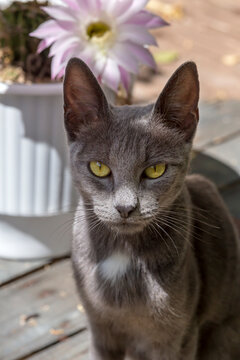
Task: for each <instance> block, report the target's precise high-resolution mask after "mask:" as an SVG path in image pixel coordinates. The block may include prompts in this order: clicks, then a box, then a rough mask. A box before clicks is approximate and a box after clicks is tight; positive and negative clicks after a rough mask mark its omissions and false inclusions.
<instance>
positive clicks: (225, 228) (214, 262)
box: [186, 175, 240, 321]
mask: <svg viewBox="0 0 240 360" xmlns="http://www.w3.org/2000/svg"><path fill="white" fill-rule="evenodd" d="M186 185H187V188H188V191H189V194H190V198H191V202H192V215H191V216H192V221H193V231H192V241H193V244H194V255H195V257H196V260H197V263H198V268H199V273H200V279H201V288H202V290H201V294H202V295H201V297H202V298H201V301H200V304H201V305H200V308H199V312H200V317H202V320H203V321H204V320H206V319H210V320H211V321H219V320H221V318H224V317H226V316H229V315H230V314H231V312H233V313H235V312H236V313H238V312H239V308H240V305H239V299H240V290H239V289H240V286H239V285H240V241H239V236H238V234H237V231H236V228H235V226H234V224H233V221H232V218H231V215H230V213H229V211H228V209H227V207H226V206H225V204H224V202H223V200H222V198H221V196H220V194H219V192H218V190H217V188H216V186H215V185H214V184H213V183H212V182H211V181H209V180H208V179H206V178H205V177H203V176H201V175H190V176H188V177H187V178H186Z"/></svg>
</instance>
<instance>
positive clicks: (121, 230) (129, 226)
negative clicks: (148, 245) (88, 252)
mask: <svg viewBox="0 0 240 360" xmlns="http://www.w3.org/2000/svg"><path fill="white" fill-rule="evenodd" d="M110 227H111V230H112V231H114V232H117V233H118V234H126V235H127V234H129V235H132V234H136V233H139V232H141V231H143V229H144V225H143V224H141V223H130V222H120V223H114V224H113V223H111V224H110Z"/></svg>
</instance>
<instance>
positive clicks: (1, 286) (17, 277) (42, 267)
mask: <svg viewBox="0 0 240 360" xmlns="http://www.w3.org/2000/svg"><path fill="white" fill-rule="evenodd" d="M69 258H70V255H69V256H68V255H66V256H62V257H59V258H55V259H49V261H48V262H47V261H46V263H44V264H42V265H40V266H39V267H37V268H35V269H32V270H29V271H27V272H25V273H23V274H20V275H17V276H14V277H12V278H11V279H9V280H7V281H3V282H2V283H0V288H1V289H2V288H4V287H6V286H8V285H9V284H11V283H14V282H15V281H17V280H20V279H23V278H25V277H27V276H29V275H32V274H35V273H37V272H38V271H41V270H43V269H44V268H45V267H46V266H52V265H54V264H56V263H58V262H61V261H64V260H66V259H69ZM11 261H13V260H11Z"/></svg>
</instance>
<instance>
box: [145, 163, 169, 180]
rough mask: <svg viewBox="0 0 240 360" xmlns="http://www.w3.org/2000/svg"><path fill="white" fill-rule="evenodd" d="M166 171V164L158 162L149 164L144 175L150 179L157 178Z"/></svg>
mask: <svg viewBox="0 0 240 360" xmlns="http://www.w3.org/2000/svg"><path fill="white" fill-rule="evenodd" d="M165 171H166V164H157V165H153V166H149V167H148V168H146V169H145V170H144V175H145V176H146V177H148V178H149V179H157V178H159V177H160V176H162V175H163V174H164V173H165Z"/></svg>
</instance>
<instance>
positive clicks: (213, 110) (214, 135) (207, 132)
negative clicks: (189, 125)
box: [194, 100, 240, 149]
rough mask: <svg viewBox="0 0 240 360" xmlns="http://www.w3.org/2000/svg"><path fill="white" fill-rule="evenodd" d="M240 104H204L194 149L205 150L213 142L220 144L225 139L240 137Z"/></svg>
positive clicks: (230, 102)
mask: <svg viewBox="0 0 240 360" xmlns="http://www.w3.org/2000/svg"><path fill="white" fill-rule="evenodd" d="M239 114H240V102H238V101H233V100H231V101H223V102H218V103H215V104H208V103H202V104H201V106H200V121H199V124H198V129H197V133H196V137H195V140H194V147H195V148H196V149H205V148H206V147H208V144H211V143H212V142H216V143H219V142H221V141H222V140H223V139H224V138H226V137H229V136H231V135H232V136H234V135H235V134H236V132H239V135H240V121H239Z"/></svg>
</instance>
